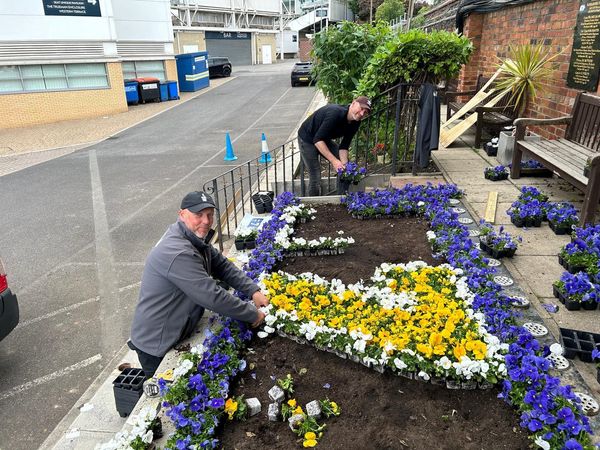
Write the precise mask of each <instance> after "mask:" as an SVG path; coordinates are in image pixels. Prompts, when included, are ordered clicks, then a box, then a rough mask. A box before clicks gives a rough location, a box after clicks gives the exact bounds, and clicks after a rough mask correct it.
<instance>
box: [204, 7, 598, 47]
mask: <svg viewBox="0 0 600 450" xmlns="http://www.w3.org/2000/svg"><path fill="white" fill-rule="evenodd" d="M599 1H600V0H599ZM204 35H205V36H204V37H205V38H206V39H233V40H236V41H237V40H239V39H250V33H238V32H237V31H205V32H204Z"/></svg>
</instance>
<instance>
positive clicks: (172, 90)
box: [165, 81, 179, 100]
mask: <svg viewBox="0 0 600 450" xmlns="http://www.w3.org/2000/svg"><path fill="white" fill-rule="evenodd" d="M165 83H167V88H168V91H169V100H179V90H178V89H177V81H166V82H165Z"/></svg>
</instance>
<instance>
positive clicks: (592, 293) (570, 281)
mask: <svg viewBox="0 0 600 450" xmlns="http://www.w3.org/2000/svg"><path fill="white" fill-rule="evenodd" d="M552 287H553V290H554V295H555V296H557V297H558V299H559V300H560V302H561V303H564V305H565V307H566V308H567V309H568V310H569V311H576V310H579V309H580V308H583V309H586V310H595V309H596V308H597V307H598V299H599V297H598V295H599V293H598V292H599V290H600V286H598V285H597V284H595V283H592V282H591V281H590V278H589V276H588V274H587V273H585V272H577V273H576V274H572V273H569V272H564V273H563V274H562V276H561V277H560V281H555V282H554V284H553V286H552Z"/></svg>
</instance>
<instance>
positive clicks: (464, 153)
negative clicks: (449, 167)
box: [431, 148, 479, 161]
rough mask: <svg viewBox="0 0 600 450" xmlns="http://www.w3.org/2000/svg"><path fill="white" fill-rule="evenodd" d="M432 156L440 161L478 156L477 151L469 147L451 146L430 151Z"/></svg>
mask: <svg viewBox="0 0 600 450" xmlns="http://www.w3.org/2000/svg"><path fill="white" fill-rule="evenodd" d="M431 156H432V158H434V159H439V160H442V161H451V160H454V159H471V158H479V156H478V155H477V153H476V152H475V151H474V150H472V149H470V148H452V149H442V150H438V151H435V152H432V153H431Z"/></svg>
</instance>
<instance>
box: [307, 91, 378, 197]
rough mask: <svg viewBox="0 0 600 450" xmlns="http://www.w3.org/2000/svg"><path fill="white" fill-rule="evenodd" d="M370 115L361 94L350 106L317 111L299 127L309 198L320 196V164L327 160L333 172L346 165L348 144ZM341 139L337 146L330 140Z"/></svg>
mask: <svg viewBox="0 0 600 450" xmlns="http://www.w3.org/2000/svg"><path fill="white" fill-rule="evenodd" d="M370 112H371V101H370V100H369V99H368V98H367V97H365V96H364V95H361V96H360V97H356V98H355V99H354V101H353V102H352V103H351V104H350V105H335V104H329V105H325V106H323V107H321V108H319V109H317V110H316V111H315V112H314V113H313V114H312V115H310V116H309V117H308V118H307V119H306V120H305V121H304V122H303V123H302V125H301V126H300V129H299V130H298V145H299V146H300V155H301V156H302V161H304V165H306V167H307V168H308V195H310V196H316V195H320V193H321V164H320V162H319V157H320V156H323V157H324V158H326V159H327V160H328V161H329V162H330V163H331V165H332V166H333V169H334V170H335V171H337V170H339V169H343V168H344V167H345V166H346V163H347V162H348V149H349V148H350V142H351V141H352V138H353V137H354V135H355V134H356V132H357V131H358V127H359V125H360V121H361V120H363V119H364V118H365V117H367V116H368V115H369V113H370ZM337 138H342V141H341V143H340V145H339V146H338V145H337V144H336V143H335V142H333V139H337Z"/></svg>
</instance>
